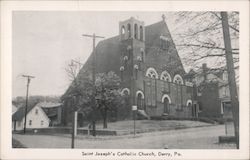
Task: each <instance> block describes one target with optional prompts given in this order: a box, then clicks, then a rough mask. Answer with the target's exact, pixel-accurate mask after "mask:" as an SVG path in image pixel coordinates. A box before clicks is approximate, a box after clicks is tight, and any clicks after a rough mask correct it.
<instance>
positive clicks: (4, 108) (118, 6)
mask: <svg viewBox="0 0 250 160" xmlns="http://www.w3.org/2000/svg"><path fill="white" fill-rule="evenodd" d="M17 10H20V11H21V10H25V11H37V10H40V11H205V10H209V11H211V10H214V11H239V12H240V150H187V149H186V150H169V152H174V151H177V152H180V153H182V155H183V156H182V157H181V158H180V159H227V160H228V159H248V158H249V37H248V36H249V1H236V0H235V1H1V112H0V114H1V116H0V118H1V147H0V148H1V158H2V159H26V160H28V159H89V157H82V156H81V152H82V151H84V149H74V150H72V149H12V147H11V97H12V96H11V95H12V94H11V82H12V80H11V70H12V66H11V59H12V58H11V55H12V54H11V53H12V48H11V45H12V41H11V38H12V29H11V28H12V27H11V26H12V11H17ZM96 151H97V150H96ZM98 151H101V150H98ZM102 151H104V150H102ZM112 151H125V150H115V149H114V150H112ZM126 151H135V152H137V151H139V150H126ZM140 151H149V150H140ZM151 151H155V152H157V151H160V150H151ZM162 151H166V150H162ZM121 158H123V159H124V158H126V159H145V157H115V159H121ZM146 158H150V159H155V158H154V157H146ZM159 158H160V159H161V158H162V159H168V158H166V157H157V159H159ZM101 159H111V158H110V157H106V158H105V157H101Z"/></svg>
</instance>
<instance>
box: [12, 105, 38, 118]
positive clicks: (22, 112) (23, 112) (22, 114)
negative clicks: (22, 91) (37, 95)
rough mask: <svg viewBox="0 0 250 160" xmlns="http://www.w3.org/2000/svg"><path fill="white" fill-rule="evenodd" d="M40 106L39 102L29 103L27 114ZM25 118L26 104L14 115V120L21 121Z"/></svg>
mask: <svg viewBox="0 0 250 160" xmlns="http://www.w3.org/2000/svg"><path fill="white" fill-rule="evenodd" d="M37 104H38V102H29V103H28V107H27V114H28V113H29V112H30V111H31V110H32V109H33V108H34V107H35V106H36V105H37ZM24 116H25V104H23V105H22V106H21V107H20V108H19V109H18V110H17V111H16V113H14V114H13V115H12V120H13V121H14V120H16V121H21V120H22V119H23V117H24Z"/></svg>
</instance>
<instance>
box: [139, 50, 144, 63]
mask: <svg viewBox="0 0 250 160" xmlns="http://www.w3.org/2000/svg"><path fill="white" fill-rule="evenodd" d="M140 51H141V61H142V62H144V49H143V48H141V49H140Z"/></svg>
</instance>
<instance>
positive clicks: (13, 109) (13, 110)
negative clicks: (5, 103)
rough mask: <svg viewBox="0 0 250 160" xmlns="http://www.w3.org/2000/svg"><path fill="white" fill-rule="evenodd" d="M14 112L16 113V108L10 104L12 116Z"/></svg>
mask: <svg viewBox="0 0 250 160" xmlns="http://www.w3.org/2000/svg"><path fill="white" fill-rule="evenodd" d="M16 111H17V107H16V106H15V105H14V104H12V115H13V114H14V113H16Z"/></svg>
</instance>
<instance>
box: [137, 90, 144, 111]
mask: <svg viewBox="0 0 250 160" xmlns="http://www.w3.org/2000/svg"><path fill="white" fill-rule="evenodd" d="M136 97H137V98H136V102H137V107H138V109H139V110H143V109H144V108H143V107H144V103H143V99H144V94H143V92H142V91H137V92H136Z"/></svg>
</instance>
